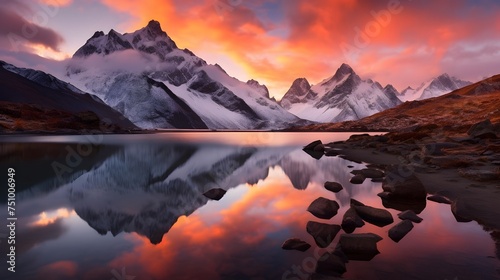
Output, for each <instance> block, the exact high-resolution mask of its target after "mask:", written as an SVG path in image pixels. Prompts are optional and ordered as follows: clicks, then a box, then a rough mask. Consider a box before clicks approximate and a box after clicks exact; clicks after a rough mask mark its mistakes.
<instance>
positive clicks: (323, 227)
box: [306, 221, 341, 248]
mask: <svg viewBox="0 0 500 280" xmlns="http://www.w3.org/2000/svg"><path fill="white" fill-rule="evenodd" d="M340 229H341V227H340V226H339V225H329V224H324V223H318V222H313V221H309V222H307V226H306V230H307V233H309V234H310V235H311V236H312V237H313V238H314V241H315V242H316V245H318V246H319V247H321V248H326V247H328V245H330V243H332V241H333V239H335V236H337V233H339V231H340Z"/></svg>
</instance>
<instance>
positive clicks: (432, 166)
mask: <svg viewBox="0 0 500 280" xmlns="http://www.w3.org/2000/svg"><path fill="white" fill-rule="evenodd" d="M499 136H500V131H499V130H498V125H493V124H492V123H491V122H490V121H489V120H485V121H482V122H480V123H477V124H474V125H472V126H471V127H470V128H469V129H468V131H467V133H464V132H463V130H462V131H450V130H449V129H448V128H444V127H438V126H437V125H424V126H418V127H415V128H412V129H411V130H406V131H401V132H390V133H388V134H385V135H378V136H370V135H368V134H360V135H353V136H351V137H350V138H349V139H348V140H346V141H339V142H333V143H328V144H323V143H322V142H321V141H319V140H318V141H314V142H312V143H310V144H308V145H306V146H305V147H304V151H305V152H306V153H308V154H309V155H311V156H312V157H314V158H316V159H320V158H321V157H323V156H339V157H342V158H345V159H347V160H350V161H354V162H359V163H365V164H367V168H366V169H362V170H354V171H353V172H352V175H353V176H352V178H351V183H352V184H361V183H363V182H364V181H365V180H372V181H375V182H382V188H381V190H380V193H379V194H378V196H379V197H380V199H381V200H382V204H383V205H384V207H385V208H391V209H396V210H399V211H401V213H399V214H398V217H399V220H400V221H399V222H394V220H393V217H392V216H391V214H390V213H389V212H388V211H387V210H385V209H377V208H374V207H370V206H367V205H364V204H363V203H361V202H359V201H356V200H351V208H350V209H349V210H348V211H347V212H346V213H345V215H344V217H343V219H342V225H330V224H322V223H314V224H309V223H308V225H307V232H308V233H309V234H311V235H312V236H313V237H314V239H315V241H316V245H318V246H319V247H321V248H325V247H327V246H328V245H330V243H331V242H332V241H333V240H334V238H335V236H336V235H337V233H339V232H340V229H342V230H343V232H342V233H341V236H340V240H339V243H338V244H337V245H336V247H333V248H335V250H334V251H333V252H331V253H325V255H323V256H322V257H321V258H320V259H319V260H318V264H317V267H316V273H315V274H313V275H311V277H310V279H339V278H338V277H341V276H342V274H343V273H345V272H346V268H345V264H346V263H347V262H348V261H349V260H370V259H371V258H373V257H374V256H375V255H376V254H378V250H377V248H376V243H377V242H378V241H380V240H381V238H383V237H380V236H377V235H375V234H373V236H366V234H355V233H353V232H354V231H355V229H356V228H358V227H362V226H363V225H364V222H368V223H371V224H374V225H377V226H381V227H382V226H386V225H390V229H389V232H388V237H389V238H391V239H392V240H393V241H394V242H399V241H400V240H401V239H402V238H404V236H405V235H406V234H407V233H408V232H409V231H411V230H412V229H413V227H414V226H416V224H418V223H420V222H421V221H422V219H421V218H420V217H418V214H419V213H420V212H422V211H423V210H424V208H425V207H426V203H427V202H428V201H432V202H434V203H443V204H449V205H450V211H451V212H452V213H453V215H454V217H455V218H456V220H457V222H460V223H464V222H471V221H476V222H477V223H478V224H479V225H481V226H482V227H483V228H484V229H485V230H486V231H487V232H489V233H490V235H491V236H492V238H493V240H494V241H495V243H496V244H497V257H498V258H499V259H500V239H499V236H500V219H498V217H500V203H499V202H500V137H499ZM325 188H326V189H328V190H331V191H332V192H338V191H341V190H342V186H339V185H338V183H335V182H325ZM307 210H308V211H309V212H311V214H313V215H314V216H316V217H318V218H322V219H328V217H331V216H332V215H335V214H336V213H337V211H336V210H337V207H336V202H335V201H333V200H329V199H327V198H318V199H317V200H315V201H313V202H312V203H311V205H310V206H309V208H308V209H307ZM310 223H312V222H310ZM414 224H415V225H414ZM285 245H286V246H285ZM308 245H309V244H304V241H302V240H298V239H291V240H287V242H285V244H284V246H283V248H284V249H292V250H293V249H296V250H304V249H306V248H307V249H308V248H309V247H310V245H309V246H308ZM329 248H331V247H329ZM307 249H306V250H307Z"/></svg>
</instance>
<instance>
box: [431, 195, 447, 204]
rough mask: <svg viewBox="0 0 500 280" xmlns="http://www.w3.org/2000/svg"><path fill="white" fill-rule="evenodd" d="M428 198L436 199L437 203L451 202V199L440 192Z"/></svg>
mask: <svg viewBox="0 0 500 280" xmlns="http://www.w3.org/2000/svg"><path fill="white" fill-rule="evenodd" d="M427 200H430V201H434V202H437V203H443V204H451V201H450V200H449V199H448V198H446V197H444V196H442V195H438V194H435V195H431V196H429V197H427Z"/></svg>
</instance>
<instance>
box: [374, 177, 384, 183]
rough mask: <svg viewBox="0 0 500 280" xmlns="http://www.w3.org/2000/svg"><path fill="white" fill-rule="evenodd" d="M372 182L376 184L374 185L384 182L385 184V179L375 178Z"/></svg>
mask: <svg viewBox="0 0 500 280" xmlns="http://www.w3.org/2000/svg"><path fill="white" fill-rule="evenodd" d="M372 182H374V183H382V182H384V178H373V179H372Z"/></svg>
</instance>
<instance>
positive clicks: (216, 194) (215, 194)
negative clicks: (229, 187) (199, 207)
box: [203, 188, 226, 200]
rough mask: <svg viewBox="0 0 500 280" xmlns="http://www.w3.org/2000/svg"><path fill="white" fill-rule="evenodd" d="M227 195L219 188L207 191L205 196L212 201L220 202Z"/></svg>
mask: <svg viewBox="0 0 500 280" xmlns="http://www.w3.org/2000/svg"><path fill="white" fill-rule="evenodd" d="M225 194H226V191H225V190H223V189H220V188H217V189H211V190H209V191H206V192H205V193H204V194H203V195H204V196H206V197H208V198H210V199H212V200H220V199H221V198H222V197H224V195H225Z"/></svg>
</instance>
